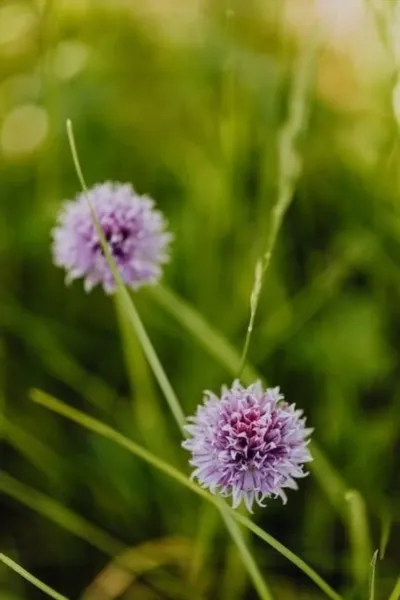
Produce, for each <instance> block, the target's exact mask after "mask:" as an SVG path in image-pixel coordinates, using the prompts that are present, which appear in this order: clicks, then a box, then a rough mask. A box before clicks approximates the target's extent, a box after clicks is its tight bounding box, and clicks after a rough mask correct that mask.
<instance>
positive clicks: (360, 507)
mask: <svg viewBox="0 0 400 600" xmlns="http://www.w3.org/2000/svg"><path fill="white" fill-rule="evenodd" d="M345 499H346V501H347V504H348V523H349V533H350V544H351V558H352V561H351V562H352V570H353V577H354V579H355V581H356V582H357V583H358V585H359V586H360V587H361V588H362V587H364V586H366V583H367V581H368V577H369V572H370V569H369V566H370V559H371V556H372V544H371V537H370V532H369V527H368V517H367V512H366V509H365V503H364V500H363V498H362V496H361V494H360V493H359V492H357V491H356V490H349V491H348V492H347V493H346V495H345ZM364 589H365V588H364Z"/></svg>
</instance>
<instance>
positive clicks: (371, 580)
mask: <svg viewBox="0 0 400 600" xmlns="http://www.w3.org/2000/svg"><path fill="white" fill-rule="evenodd" d="M378 553H379V551H378V550H375V552H374V554H373V557H372V560H371V563H370V576H369V594H368V600H375V571H376V561H377V558H378Z"/></svg>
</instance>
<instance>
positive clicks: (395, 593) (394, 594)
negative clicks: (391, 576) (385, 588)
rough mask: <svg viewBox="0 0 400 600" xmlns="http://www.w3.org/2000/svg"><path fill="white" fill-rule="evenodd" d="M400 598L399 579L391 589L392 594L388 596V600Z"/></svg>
mask: <svg viewBox="0 0 400 600" xmlns="http://www.w3.org/2000/svg"><path fill="white" fill-rule="evenodd" d="M399 598H400V577H399V578H398V580H397V582H396V585H395V586H394V588H393V592H392V593H391V594H390V596H389V600H399Z"/></svg>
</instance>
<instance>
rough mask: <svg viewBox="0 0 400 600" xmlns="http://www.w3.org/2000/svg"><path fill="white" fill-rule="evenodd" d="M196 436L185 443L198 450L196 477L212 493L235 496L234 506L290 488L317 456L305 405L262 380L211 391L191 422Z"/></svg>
mask: <svg viewBox="0 0 400 600" xmlns="http://www.w3.org/2000/svg"><path fill="white" fill-rule="evenodd" d="M185 429H186V432H187V433H188V434H189V435H190V436H191V437H190V438H189V439H187V440H185V441H184V442H183V447H184V448H185V449H186V450H189V451H190V452H191V453H192V459H191V461H190V464H192V465H193V466H194V467H195V470H194V472H193V477H195V478H196V479H197V480H198V481H199V483H200V484H201V485H202V486H203V487H206V488H209V489H210V491H211V492H212V493H214V494H215V493H216V492H219V493H221V494H222V495H223V496H232V501H233V507H234V508H236V507H237V506H238V505H239V504H240V503H241V502H242V501H244V503H245V505H246V507H247V509H248V510H249V511H251V510H252V506H253V503H254V502H256V503H257V504H259V505H260V506H264V503H263V501H264V499H265V498H267V497H269V496H275V497H276V496H280V497H281V498H282V500H283V502H284V503H285V502H286V494H285V492H284V488H292V489H297V483H296V481H295V479H296V478H298V477H304V476H305V475H306V474H307V473H305V472H304V470H303V465H304V463H306V462H308V461H310V460H312V458H311V455H310V452H309V450H308V447H307V446H308V441H307V437H308V436H309V434H310V433H311V431H312V429H307V428H306V426H305V419H304V418H303V417H302V411H301V410H296V408H295V406H294V405H293V404H292V405H289V404H288V403H287V402H285V401H283V396H282V395H281V394H280V393H279V388H268V389H266V390H264V389H263V387H262V385H261V383H260V382H257V383H254V384H253V385H251V386H249V387H247V388H245V387H243V386H242V385H241V384H240V383H239V382H238V381H235V382H234V384H233V386H232V388H231V389H228V388H226V387H223V388H222V394H221V398H219V397H217V396H216V395H214V394H213V393H211V392H206V394H205V401H204V404H203V405H200V406H198V408H197V413H196V415H195V416H194V417H190V418H189V424H188V425H186V427H185Z"/></svg>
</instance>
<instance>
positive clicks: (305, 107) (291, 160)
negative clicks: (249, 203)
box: [238, 39, 317, 377]
mask: <svg viewBox="0 0 400 600" xmlns="http://www.w3.org/2000/svg"><path fill="white" fill-rule="evenodd" d="M316 49H317V44H316V39H312V40H311V43H310V44H309V46H307V48H306V49H305V51H304V53H303V54H302V55H301V56H300V59H299V63H298V65H297V68H296V76H295V80H294V83H293V92H292V95H291V98H290V106H289V117H288V120H287V122H286V124H285V125H284V126H283V128H282V131H281V132H280V135H279V140H278V192H277V199H276V203H275V205H274V207H273V209H272V213H271V223H270V227H269V231H268V237H267V242H266V249H265V252H264V255H263V256H262V258H261V259H260V260H259V261H258V262H257V265H256V269H255V278H254V285H253V290H252V292H251V296H250V320H249V324H248V327H247V332H246V338H245V342H244V347H243V352H242V357H241V363H240V368H239V373H238V377H240V375H241V373H242V370H243V367H244V365H245V364H246V358H247V353H248V349H249V345H250V339H251V334H252V332H253V327H254V321H255V318H256V314H257V308H258V305H259V302H260V296H261V291H262V287H263V284H264V279H265V275H266V272H267V270H268V267H269V265H270V263H271V258H272V254H273V251H274V248H275V244H276V240H277V237H278V233H279V230H280V228H281V225H282V221H283V218H284V216H285V214H286V211H287V209H288V208H289V206H290V203H291V201H292V198H293V194H294V191H295V187H296V184H297V181H298V178H299V175H300V172H301V157H300V154H299V152H298V150H297V144H298V141H299V137H300V135H301V133H302V131H303V129H304V127H305V124H306V122H307V121H308V111H309V91H310V81H311V75H312V73H313V71H314V69H313V67H314V61H315V56H316Z"/></svg>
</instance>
